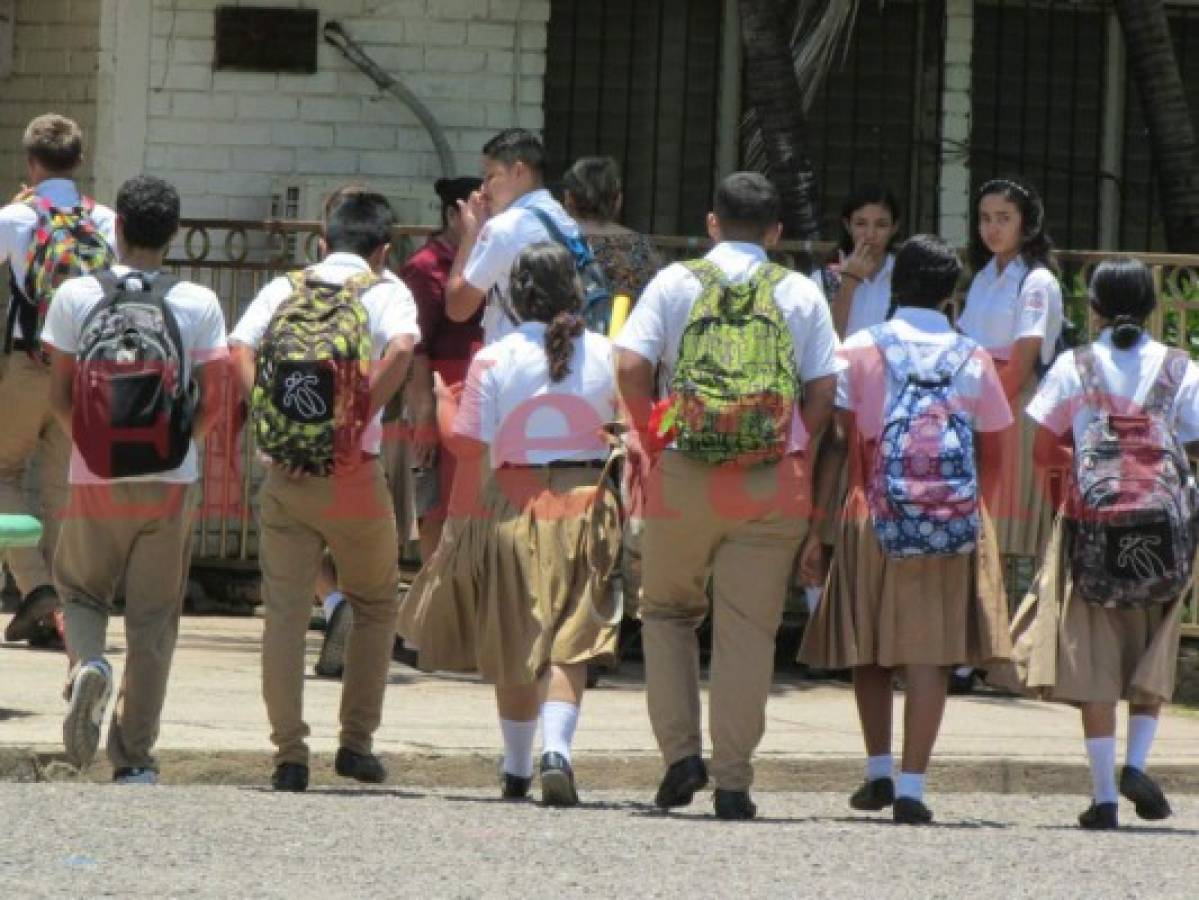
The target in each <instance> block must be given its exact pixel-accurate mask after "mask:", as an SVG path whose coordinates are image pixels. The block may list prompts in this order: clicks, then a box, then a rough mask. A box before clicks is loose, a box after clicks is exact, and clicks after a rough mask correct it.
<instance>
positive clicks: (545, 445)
mask: <svg viewBox="0 0 1199 900" xmlns="http://www.w3.org/2000/svg"><path fill="white" fill-rule="evenodd" d="M545 330H546V326H545V325H544V324H543V323H541V322H524V323H522V324H520V325H518V326H516V329H515V330H514V331H512V332H509V333H508V334H506V335H504V337H502V338H500V339H499V340H498V341H496V342H495V343H493V344H489V345H488V346H486V347H484V348H483V349H482V350H480V351H479V352H478V353H477V354H476V355H475V358H474V359H473V360H472V361H471V364H470V372H469V373H468V374H467V376H466V386H465V388H464V389H463V394H462V401H461V403H460V405H459V407H458V416H457V418H456V419H455V420H454V431H455V432H456V433H458V434H461V435H463V436H465V437H471V438H474V439H475V440H477V441H482V442H483V443H485V444H489V445H490V446H491V464H492V466H493V467H495V468H499V467H500V466H501V465H503V464H504V463H512V464H515V465H541V464H544V463H548V462H554V461H556V460H581V461H582V460H602V459H605V458H606V457H607V455H608V445H607V443H605V441H604V440H603V439H602V437H601V428H602V426H603V425H605V424H607V423H608V422H612V421H615V419H616V416H617V400H616V381H615V376H614V369H613V366H612V344H611V342H610V341H609V340H608V339H607V338H606V337H603V336H602V335H599V334H595V333H594V332H591V331H585V332H583V334H582V335H580V336H579V337H577V338H575V339H574V354H573V355H572V356H571V359H570V372H569V373H568V374H567V376H566V377H565V378H564V379H562V380H561V381H559V382H552V381H550V375H549V362H548V360H547V358H546V354H545Z"/></svg>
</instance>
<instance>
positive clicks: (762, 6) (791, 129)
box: [738, 0, 820, 239]
mask: <svg viewBox="0 0 1199 900" xmlns="http://www.w3.org/2000/svg"><path fill="white" fill-rule="evenodd" d="M738 5H739V8H740V10H741V42H742V45H743V46H744V48H745V88H746V94H747V97H748V100H749V103H750V105H751V106H752V107H753V108H754V109H755V111H756V113H757V116H756V118H757V121H758V125H759V127H760V129H761V133H762V143H763V147H764V150H765V155H766V161H767V168H768V173H767V174H769V176H770V178H771V180H772V181H774V183H775V185H776V186H777V187H778V189H779V193H780V195H781V197H782V201H783V230H784V233H785V234H786V236H787V237H790V238H800V239H803V238H816V237H818V236H819V234H820V206H819V200H818V195H817V192H816V172H815V168H814V166H813V165H812V160H811V158H810V157H809V156H808V154H807V152H806V150H805V148H804V135H805V133H806V129H805V127H804V115H803V109H802V107H801V105H800V90H799V83H798V81H797V80H796V78H795V66H794V63H793V61H792V57H791V44H790V41H789V40H788V35H789V29H788V27H787V23H786V22H785V20H784V18H783V15H782V10H781V7H780V5H779V3H778V0H741V2H740V3H739V4H738Z"/></svg>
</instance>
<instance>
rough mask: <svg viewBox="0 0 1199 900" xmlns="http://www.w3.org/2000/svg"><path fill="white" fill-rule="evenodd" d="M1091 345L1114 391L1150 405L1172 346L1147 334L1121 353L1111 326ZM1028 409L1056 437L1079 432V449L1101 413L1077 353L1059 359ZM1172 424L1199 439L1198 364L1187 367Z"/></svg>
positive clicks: (1184, 436)
mask: <svg viewBox="0 0 1199 900" xmlns="http://www.w3.org/2000/svg"><path fill="white" fill-rule="evenodd" d="M1091 346H1092V347H1094V351H1095V361H1096V362H1097V363H1098V370H1099V373H1100V375H1101V377H1102V378H1103V384H1104V387H1105V388H1106V389H1107V391H1108V393H1109V394H1110V395H1112V396H1113V397H1119V398H1122V399H1124V400H1130V401H1132V403H1133V404H1135V405H1137V406H1139V405H1140V404H1142V403H1144V402H1145V397H1146V395H1147V394H1148V393H1149V389H1150V388H1151V387H1152V386H1153V382H1154V381H1155V380H1156V379H1157V374H1158V372H1159V371H1161V367H1162V362H1163V361H1164V360H1165V358H1166V345H1165V344H1162V343H1159V342H1158V341H1155V340H1153V339H1152V338H1150V337H1149V336H1148V335H1142V336H1141V339H1140V340H1139V341H1138V342H1137V343H1136V345H1134V346H1133V347H1131V348H1129V349H1128V350H1118V349H1116V347H1115V346H1113V344H1112V332H1111V329H1110V328H1105V329H1103V331H1102V333H1101V334H1100V335H1099V339H1098V340H1097V341H1095V343H1094V344H1092V345H1091ZM1025 411H1026V412H1027V413H1028V415H1029V416H1030V417H1031V418H1033V419H1034V420H1035V421H1037V422H1039V423H1040V424H1041V425H1044V426H1045V427H1046V428H1048V429H1049V430H1050V431H1052V432H1053V433H1054V434H1056V435H1059V436H1060V435H1063V434H1065V433H1066V432H1067V431H1069V430H1071V429H1073V433H1074V441H1075V447H1076V448H1077V444H1078V441H1079V440H1080V439H1081V437H1082V435H1083V434H1084V433H1085V432H1086V428H1087V425H1089V424H1090V423H1091V422H1092V421H1094V419H1095V418H1096V416H1097V412H1096V410H1095V409H1094V407H1092V406H1089V405H1088V404H1087V403H1086V400H1085V394H1084V391H1083V385H1082V378H1081V377H1079V374H1078V366H1077V364H1076V363H1075V362H1074V351H1073V350H1071V351H1069V352H1066V353H1063V354H1062V355H1061V356H1059V357H1058V359H1057V362H1055V363H1054V364H1053V368H1052V369H1050V370H1049V371H1048V372H1046V373H1045V377H1044V379H1042V381H1041V384H1040V387H1039V388H1038V389H1037V393H1036V396H1034V397H1033V398H1032V400H1031V401H1030V402H1029V404H1028V407H1027V409H1026V410H1025ZM1170 426H1171V428H1172V429H1173V430H1174V433H1175V434H1177V435H1178V439H1179V440H1180V441H1182V442H1183V443H1189V442H1191V441H1195V440H1199V366H1196V365H1195V363H1193V362H1191V363H1189V364H1188V365H1187V369H1186V374H1185V375H1184V376H1183V379H1182V384H1181V386H1180V387H1179V390H1178V396H1177V399H1176V400H1175V402H1174V406H1173V408H1172V410H1171V418H1170Z"/></svg>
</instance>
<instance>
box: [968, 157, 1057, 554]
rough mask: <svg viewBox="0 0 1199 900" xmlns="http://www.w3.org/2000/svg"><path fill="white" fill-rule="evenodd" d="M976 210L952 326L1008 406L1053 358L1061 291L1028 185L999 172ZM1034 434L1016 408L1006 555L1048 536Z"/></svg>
mask: <svg viewBox="0 0 1199 900" xmlns="http://www.w3.org/2000/svg"><path fill="white" fill-rule="evenodd" d="M977 214H978V227H977V229H976V231H975V234H974V235H973V236H972V238H971V245H970V257H971V264H972V265H973V267H974V271H975V275H974V279H973V280H972V281H971V283H970V290H969V291H968V293H967V294H966V305H965V308H964V309H963V310H962V314H961V316H960V317H959V318H958V322H957V327H958V330H959V331H961V332H962V333H963V334H965V335H966V336H967V337H971V338H973V339H974V340H976V341H977V342H978V343H979V344H981V345H982V346H983V347H984V348H986V350H987V352H989V353H990V354H991V356H992V357H993V358H994V359H995V365H996V367H997V368H998V370H999V377H1000V379H1001V380H1002V382H1003V388H1004V391H1005V392H1006V394H1007V397H1008V401H1009V402H1010V403H1011V404H1012V408H1013V409H1018V408H1023V406H1024V405H1025V404H1026V403H1027V402H1028V401H1029V399H1031V397H1032V395H1033V393H1034V392H1035V391H1036V388H1037V382H1038V380H1039V378H1040V373H1041V372H1043V371H1044V369H1045V368H1046V367H1047V366H1048V365H1049V364H1050V363H1052V362H1053V358H1054V354H1055V352H1056V348H1057V341H1058V337H1059V336H1060V335H1061V332H1062V321H1063V312H1062V291H1061V286H1060V285H1059V284H1058V281H1057V275H1056V268H1057V267H1056V264H1055V262H1054V260H1053V244H1052V242H1051V241H1050V239H1049V236H1048V235H1047V234H1046V233H1045V209H1044V206H1043V205H1042V203H1041V198H1040V196H1039V195H1038V194H1037V192H1036V191H1035V190H1034V189H1033V188H1032V187H1031V186H1029V185H1027V184H1025V183H1022V182H1019V181H1015V180H1012V179H1008V178H997V179H994V180H992V181H988V182H986V183H985V184H984V185H983V186H982V187H981V188H980V189H979V192H978V204H977ZM1034 435H1035V429H1034V428H1033V427H1032V426H1031V425H1030V424H1029V423H1028V422H1027V421H1026V420H1025V419H1024V417H1023V416H1020V417H1018V420H1017V421H1016V422H1015V423H1014V427H1013V428H1012V429H1011V430H1010V431H1009V432H1008V434H1007V435H1006V436H1005V445H1004V451H1003V460H1004V464H1005V465H1006V466H1007V469H1006V471H1005V474H1004V478H1003V492H1002V494H1001V496H1000V498H999V500H998V501H997V505H996V508H995V520H996V523H995V524H996V528H997V531H998V535H999V552H1000V553H1002V554H1004V555H1011V556H1022V557H1032V558H1037V557H1040V555H1041V553H1042V552H1043V551H1044V548H1045V542H1046V540H1048V537H1049V529H1050V526H1051V522H1052V501H1051V499H1050V497H1049V493H1048V491H1047V490H1046V489H1045V485H1044V484H1043V483H1042V482H1041V480H1040V478H1039V477H1038V474H1037V472H1036V467H1035V466H1034V465H1033V463H1032V445H1033V437H1034Z"/></svg>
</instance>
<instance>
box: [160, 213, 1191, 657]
mask: <svg viewBox="0 0 1199 900" xmlns="http://www.w3.org/2000/svg"><path fill="white" fill-rule="evenodd" d="M319 231H320V224H319V223H318V222H301V221H290V220H264V221H257V220H255V221H248V220H221V219H192V220H185V221H184V223H183V229H182V232H181V238H180V240H179V242H178V245H177V247H176V248H175V250H174V251H173V252H172V254H171V256H170V258H169V260H168V261H169V263H170V264H171V266H172V267H173V268H175V269H176V270H177V271H178V273H179V274H180V275H181V276H182V277H184V278H187V279H189V280H191V281H195V282H198V283H200V284H203V285H206V286H208V287H210V288H212V290H213V291H215V292H216V294H217V296H218V297H219V298H220V300H221V304H222V308H223V310H224V313H225V320H226V322H227V323H228V325H229V327H230V328H232V327H233V325H234V324H235V323H236V322H237V320H238V318H239V317H240V316H241V314H242V313H243V312H244V311H245V309H246V307H247V306H248V305H249V303H250V301H251V300H252V299H253V298H254V296H255V295H256V294H257V293H258V291H259V290H260V289H261V288H262V286H263V285H264V284H266V282H267V281H269V280H270V279H271V278H272V277H274V276H275V275H278V274H280V273H283V272H286V271H288V270H290V269H293V268H296V267H298V266H302V265H306V264H308V263H312V262H316V261H317V259H318V257H319V249H320V248H319ZM429 234H430V229H428V228H409V227H405V228H397V229H396V230H395V234H394V240H393V244H392V247H393V258H392V262H393V264H394V265H396V266H398V265H399V264H400V263H402V262H403V260H405V259H406V258H407V257H408V256H409V255H411V254H412V252H414V251H415V249H416V248H417V247H419V246H420V244H421V243H423V241H424V239H425V238H426V237H427V236H428V235H429ZM651 239H652V240H653V242H654V244H655V245H656V246H657V248H658V250H659V252H660V253H661V255H662V258H663V259H665V260H676V259H683V258H687V257H691V256H696V255H699V254H702V253H703V252H704V251H705V250H706V249H707V248H708V247H709V246H710V241H708V240H707V239H706V238H694V237H684V236H677V235H655V236H652V238H651ZM834 249H835V248H834V245H832V244H830V243H822V242H799V241H793V242H784V243H782V244H780V245H779V246H778V247H777V248H776V249H775V250H773V251H772V255H773V256H774V258H775V259H776V260H777V261H779V262H782V263H784V264H786V265H789V266H791V267H792V268H795V269H798V270H800V271H804V272H809V271H811V270H812V268H813V266H814V265H815V264H816V263H817V261H819V260H823V259H827V258H828V257H829V256H830V255H831V254H832V253H833V252H834ZM1118 255H1130V254H1114V253H1106V252H1098V251H1062V252H1059V253H1058V262H1059V264H1060V266H1061V270H1062V271H1061V276H1060V281H1061V284H1062V289H1063V296H1064V299H1065V303H1066V309H1067V314H1068V315H1069V316H1070V318H1071V319H1072V321H1074V323H1075V324H1076V325H1077V326H1078V327H1079V329H1080V331H1081V333H1082V334H1083V335H1084V336H1087V337H1089V336H1091V335H1093V333H1094V330H1095V329H1094V325H1095V322H1094V320H1093V318H1092V316H1091V315H1090V314H1089V310H1088V307H1087V304H1086V284H1087V281H1088V279H1089V277H1090V274H1091V271H1092V270H1093V269H1094V267H1095V266H1096V265H1098V264H1099V263H1100V262H1102V261H1103V260H1104V259H1110V258H1112V257H1113V256H1118ZM1131 255H1135V256H1137V257H1138V258H1140V259H1142V260H1144V262H1145V263H1146V264H1147V265H1149V266H1150V267H1151V268H1152V270H1153V275H1154V279H1155V280H1156V282H1157V285H1158V289H1159V292H1160V297H1161V303H1160V304H1159V306H1158V310H1157V312H1156V313H1155V314H1154V316H1153V318H1152V319H1151V321H1150V323H1149V327H1150V330H1151V332H1152V334H1153V335H1154V336H1155V337H1156V338H1158V339H1159V340H1161V341H1163V342H1164V343H1166V344H1168V345H1170V346H1173V347H1179V348H1182V349H1185V350H1187V351H1188V352H1189V353H1190V354H1191V355H1192V356H1195V357H1199V256H1182V255H1172V254H1162V253H1150V254H1131ZM959 302H960V298H957V299H956V300H955V301H954V303H953V304H952V305H953V306H954V307H955V308H956V306H957V304H958V303H959ZM952 311H953V310H951V312H952ZM234 390H235V389H234V387H233V385H230V396H229V397H228V398H227V399H228V404H227V406H226V408H227V409H228V410H229V411H230V412H229V415H228V416H226V417H225V419H224V421H223V422H222V423H221V424H220V425H218V427H217V428H216V429H214V431H213V432H212V433H211V434H210V435H209V437H208V439H207V441H206V446H205V452H204V464H203V473H204V474H203V479H204V498H205V501H204V506H203V509H202V514H201V517H200V521H199V524H198V526H197V528H198V532H197V536H196V537H197V540H196V551H195V555H196V558H197V560H198V561H200V562H202V563H205V564H209V565H212V564H218V565H224V566H228V567H230V568H254V567H255V566H256V556H257V535H256V533H255V528H254V520H255V517H254V514H253V502H254V501H253V495H254V488H255V486H256V484H257V483H258V481H259V480H260V478H261V476H262V471H261V467H260V466H259V465H258V463H257V461H256V459H255V456H254V453H253V449H252V447H251V446H250V442H249V441H248V440H246V435H245V429H244V428H243V427H242V422H243V421H244V418H243V416H242V415H241V414H240V413H239V406H240V404H239V402H238V398H237V397H236V395H235V394H234ZM1184 622H1185V625H1184V629H1185V631H1186V632H1187V633H1188V634H1190V635H1193V636H1199V588H1196V589H1194V590H1192V593H1191V597H1190V599H1189V603H1188V608H1187V610H1186V613H1185V618H1184Z"/></svg>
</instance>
